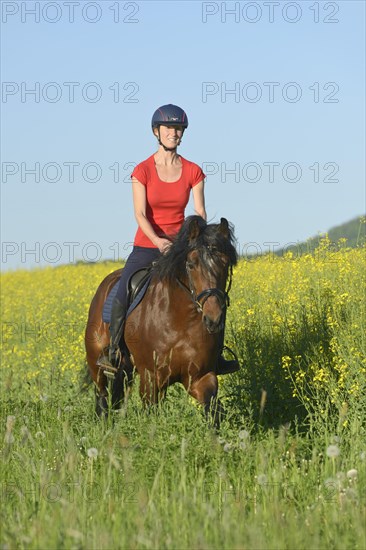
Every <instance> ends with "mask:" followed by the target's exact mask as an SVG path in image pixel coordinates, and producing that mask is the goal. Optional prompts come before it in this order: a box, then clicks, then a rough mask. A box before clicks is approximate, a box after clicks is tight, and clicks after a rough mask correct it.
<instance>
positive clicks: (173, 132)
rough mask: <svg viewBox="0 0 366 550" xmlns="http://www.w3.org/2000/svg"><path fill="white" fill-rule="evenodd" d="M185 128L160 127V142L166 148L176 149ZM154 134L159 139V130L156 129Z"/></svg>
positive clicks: (178, 126)
mask: <svg viewBox="0 0 366 550" xmlns="http://www.w3.org/2000/svg"><path fill="white" fill-rule="evenodd" d="M183 131H184V129H183V126H180V125H177V126H163V125H162V124H161V125H160V141H161V142H162V143H163V145H165V146H166V147H176V146H177V145H179V144H180V140H181V139H182V135H183ZM154 134H155V135H156V137H158V129H157V128H155V129H154Z"/></svg>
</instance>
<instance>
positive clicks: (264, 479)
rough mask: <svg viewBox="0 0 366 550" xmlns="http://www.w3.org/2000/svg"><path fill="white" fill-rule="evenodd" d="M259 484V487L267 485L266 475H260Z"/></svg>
mask: <svg viewBox="0 0 366 550" xmlns="http://www.w3.org/2000/svg"><path fill="white" fill-rule="evenodd" d="M257 483H258V485H265V484H266V483H267V476H266V474H259V475H258V476H257Z"/></svg>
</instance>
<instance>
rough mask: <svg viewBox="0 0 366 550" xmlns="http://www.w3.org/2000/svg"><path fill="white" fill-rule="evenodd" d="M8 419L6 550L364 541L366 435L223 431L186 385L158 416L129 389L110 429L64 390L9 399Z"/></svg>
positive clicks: (83, 398) (355, 545)
mask: <svg viewBox="0 0 366 550" xmlns="http://www.w3.org/2000/svg"><path fill="white" fill-rule="evenodd" d="M46 386H47V384H46V383H45V387H46ZM50 389H51V388H49V390H50ZM3 412H4V413H5V416H8V415H11V416H15V421H14V424H13V425H12V422H13V421H12V419H11V418H10V420H9V419H8V431H7V435H6V430H4V429H3V432H4V433H3V437H4V448H3V467H2V475H3V482H2V493H3V494H2V497H3V498H2V502H3V519H2V547H3V548H9V549H11V548H37V549H38V548H88V549H89V548H258V549H259V548H261V549H262V548H263V549H265V548H270V549H272V548H339V549H345V548H349V549H361V548H364V547H365V531H364V528H365V521H364V520H365V504H366V503H365V496H366V495H365V492H364V488H365V482H366V479H365V477H366V472H365V463H366V462H365V459H366V457H365V452H364V448H363V449H362V445H361V441H358V442H357V441H355V442H352V443H351V442H350V441H349V440H347V439H344V440H339V439H338V438H337V437H336V436H335V434H333V433H328V434H325V435H324V437H319V436H318V437H317V436H315V435H312V436H311V437H310V436H304V435H299V434H297V433H296V429H295V427H293V429H289V427H288V426H286V427H282V428H280V429H279V430H268V429H261V428H260V427H258V426H254V425H253V424H251V422H250V417H248V415H247V414H245V415H243V417H242V418H241V419H238V418H237V417H236V418H235V422H234V423H233V422H232V421H231V420H232V419H230V414H229V415H228V418H227V419H226V421H225V422H224V425H223V426H222V428H221V430H220V433H219V434H216V433H215V432H214V431H213V430H212V429H210V428H208V426H207V423H206V421H205V419H204V417H203V415H202V412H201V411H200V409H198V408H197V407H195V406H194V405H193V404H192V403H191V402H190V401H189V400H188V398H187V396H186V395H185V393H184V392H183V391H180V389H179V388H178V387H177V388H173V389H172V390H171V391H170V393H169V396H168V398H167V400H166V402H165V403H164V404H163V405H162V406H160V407H158V408H157V409H155V410H152V411H150V412H146V411H145V410H143V409H142V406H141V403H140V400H139V397H138V395H137V392H133V395H132V396H131V398H130V401H129V403H128V406H127V408H126V409H124V410H123V411H121V412H119V413H115V414H114V417H115V418H114V420H113V421H112V420H111V421H110V422H99V421H96V419H95V417H94V412H93V399H92V396H91V395H90V393H86V394H81V395H80V394H79V395H78V396H76V388H69V387H68V385H66V386H63V385H60V386H58V387H57V388H53V390H52V391H50V392H49V396H48V399H47V400H40V401H38V402H34V401H33V400H32V399H29V400H28V399H27V390H26V388H23V391H22V394H21V395H19V394H16V393H15V392H10V393H9V394H8V395H7V399H6V402H5V405H4V407H3ZM240 422H241V426H238V424H240ZM233 424H235V425H236V426H237V427H235V428H233ZM3 428H4V425H3ZM332 443H334V444H336V445H337V447H338V448H339V449H340V455H339V456H338V457H336V458H334V459H332V458H329V457H328V456H327V454H326V450H327V448H328V446H329V445H330V444H332ZM94 449H97V452H98V454H97V456H96V457H95V458H92V457H89V456H88V451H89V454H93V452H95V451H94ZM362 451H363V454H362ZM352 469H356V470H357V472H358V473H357V477H356V478H354V479H353V478H350V479H349V478H348V477H347V472H349V471H350V470H352ZM349 475H350V474H349Z"/></svg>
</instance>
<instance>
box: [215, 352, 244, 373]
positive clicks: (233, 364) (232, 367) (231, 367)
mask: <svg viewBox="0 0 366 550" xmlns="http://www.w3.org/2000/svg"><path fill="white" fill-rule="evenodd" d="M239 369H240V365H239V361H238V360H237V359H231V360H230V361H227V360H226V359H225V358H224V357H223V356H222V355H220V356H219V360H218V362H217V368H216V374H231V373H232V372H236V371H238V370H239Z"/></svg>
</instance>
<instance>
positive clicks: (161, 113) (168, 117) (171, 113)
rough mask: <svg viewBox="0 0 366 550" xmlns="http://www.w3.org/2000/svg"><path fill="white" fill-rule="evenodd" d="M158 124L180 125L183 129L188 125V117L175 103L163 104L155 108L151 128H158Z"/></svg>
mask: <svg viewBox="0 0 366 550" xmlns="http://www.w3.org/2000/svg"><path fill="white" fill-rule="evenodd" d="M160 124H163V125H164V126H182V127H183V129H184V130H185V129H186V128H187V127H188V118H187V115H186V113H185V112H184V111H183V109H181V108H180V107H178V106H177V105H172V104H171V103H169V105H163V106H162V107H159V109H156V111H155V113H154V114H153V117H152V120H151V127H152V129H154V128H158V127H159V126H160Z"/></svg>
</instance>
